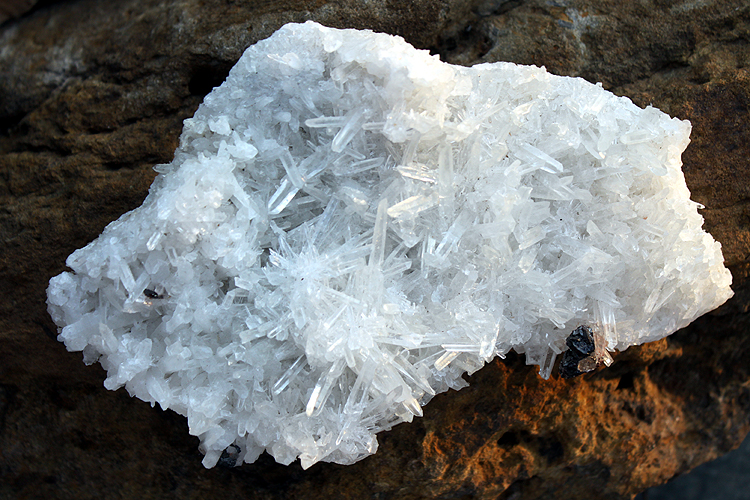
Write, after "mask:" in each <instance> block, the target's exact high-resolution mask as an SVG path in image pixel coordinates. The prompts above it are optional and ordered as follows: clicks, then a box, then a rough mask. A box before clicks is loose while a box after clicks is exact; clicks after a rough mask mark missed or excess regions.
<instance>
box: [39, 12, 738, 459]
mask: <svg viewBox="0 0 750 500" xmlns="http://www.w3.org/2000/svg"><path fill="white" fill-rule="evenodd" d="M689 133H690V125H689V123H688V122H686V121H680V120H677V119H673V118H670V117H669V116H667V115H665V114H664V113H662V112H660V111H659V110H657V109H654V108H647V109H640V108H638V107H636V106H635V105H633V104H632V103H631V102H630V101H629V100H628V99H626V98H621V97H616V96H614V95H612V94H610V93H609V92H606V91H605V90H603V89H602V88H601V87H600V86H596V85H592V84H589V83H587V82H585V81H583V80H581V79H576V78H563V77H557V76H553V75H550V74H548V73H547V72H546V71H545V70H544V69H540V68H536V67H525V66H516V65H513V64H506V63H497V64H484V65H479V66H475V67H473V68H463V67H457V66H450V65H447V64H444V63H441V62H440V61H439V60H438V59H437V58H436V57H434V56H430V55H428V53H427V52H424V51H418V50H415V49H414V48H412V47H411V46H409V45H408V44H406V43H405V42H404V41H403V40H402V39H401V38H398V37H392V36H388V35H382V34H374V33H371V32H369V31H354V30H346V31H339V30H334V29H329V28H325V27H323V26H320V25H317V24H314V23H311V22H308V23H306V24H302V25H299V24H297V25H295V24H290V25H287V26H284V27H283V28H282V29H280V30H279V31H278V32H277V33H276V34H274V35H273V36H272V37H271V38H269V39H267V40H264V41H261V42H259V43H258V44H256V45H254V46H252V47H250V48H249V49H247V51H246V52H245V54H244V55H243V56H242V58H241V59H240V60H239V62H238V63H237V65H236V66H235V67H234V68H233V69H232V71H231V73H230V75H229V78H228V79H227V81H226V83H224V84H223V85H222V86H221V87H218V88H216V89H214V90H213V92H211V93H210V94H209V95H208V96H207V97H206V99H205V101H204V103H203V104H202V105H201V107H200V108H199V109H198V111H197V113H196V115H195V117H194V118H191V119H189V120H186V121H185V128H184V131H183V134H182V139H181V143H180V147H179V148H178V149H177V151H176V153H175V158H174V161H173V162H172V163H171V164H169V165H160V166H158V167H157V171H158V172H160V175H159V176H158V178H157V179H156V181H155V182H154V184H153V186H152V188H151V192H150V194H149V196H148V198H147V199H146V201H145V202H144V203H143V206H141V207H140V208H138V209H136V210H133V211H132V212H130V213H128V214H125V215H124V216H122V217H121V218H120V219H119V220H117V221H115V222H113V223H112V224H110V225H109V226H108V227H107V228H106V229H105V231H104V233H103V234H102V235H101V236H100V237H99V238H98V239H97V240H96V241H94V242H92V243H90V244H89V245H88V246H86V247H85V248H82V249H80V250H77V251H76V252H74V253H73V254H72V255H71V256H70V257H69V258H68V260H67V264H68V266H69V267H70V268H71V269H72V270H73V272H72V273H70V272H66V273H63V274H61V275H59V276H57V277H55V278H53V279H52V280H51V282H50V286H49V290H48V294H49V301H48V302H49V311H50V314H51V315H52V317H53V319H54V320H55V322H56V323H57V325H59V326H60V327H61V330H60V337H59V338H60V340H61V341H63V342H65V345H66V346H67V348H68V349H69V350H71V351H83V354H84V359H85V361H86V362H87V363H93V362H95V361H99V362H100V363H101V364H102V366H103V367H104V368H105V369H106V370H107V372H108V378H107V380H106V382H105V386H106V387H107V388H108V389H116V388H118V387H122V386H123V385H124V386H125V387H126V388H127V390H128V391H129V392H130V394H132V395H135V396H137V397H139V398H140V399H142V400H144V401H149V402H151V403H152V404H153V403H154V402H157V403H159V404H160V405H161V407H162V408H172V409H173V410H175V411H177V412H179V413H181V414H183V415H187V418H188V422H189V426H190V433H191V434H194V435H196V436H199V437H200V439H201V443H202V444H201V449H202V451H203V452H204V453H205V459H204V464H205V465H206V466H207V467H212V466H213V465H214V464H216V462H217V460H218V459H219V457H220V455H221V453H222V451H223V450H225V449H226V448H227V447H229V446H230V445H232V444H233V443H234V444H235V445H236V447H237V448H239V450H240V451H239V460H238V463H242V462H243V461H244V462H252V461H254V460H255V459H256V458H257V457H258V455H259V454H260V453H261V452H262V451H263V450H267V451H268V452H269V453H271V454H272V455H273V456H274V457H275V458H276V460H278V461H279V462H281V463H285V464H288V463H290V462H292V461H293V460H295V459H296V458H297V457H299V458H300V459H301V461H302V465H303V467H309V466H310V465H312V464H313V463H315V462H317V461H320V460H325V461H332V462H338V463H343V464H349V463H353V462H355V461H357V460H359V459H361V458H363V457H365V456H367V455H369V454H372V453H374V452H375V449H376V448H377V441H376V437H375V433H377V432H378V431H380V430H383V429H388V428H390V427H391V426H393V425H394V424H396V423H398V422H402V421H410V420H411V419H412V418H413V416H414V415H421V414H422V410H421V406H422V405H424V404H425V403H426V402H427V401H429V399H430V398H431V397H432V396H433V395H434V394H436V393H439V392H442V391H445V390H447V389H448V388H454V389H460V388H461V387H463V386H465V385H466V383H465V381H464V380H463V379H462V378H461V376H462V374H464V373H466V372H468V373H471V372H474V371H475V370H477V369H479V368H480V367H481V366H482V365H483V364H484V363H486V362H487V361H489V360H491V359H492V358H493V357H495V356H497V355H500V356H502V355H504V354H505V353H507V352H508V351H509V350H510V349H515V350H516V351H518V352H522V353H525V354H526V358H527V360H528V362H529V363H536V364H539V365H541V367H542V375H543V376H545V377H546V376H549V374H550V370H551V368H552V362H553V361H554V359H555V356H556V355H557V354H559V353H560V352H561V351H563V350H565V349H566V347H565V339H566V337H567V336H568V335H569V334H570V332H571V331H572V330H573V329H574V328H576V327H577V326H579V325H582V324H585V325H589V326H591V327H592V328H593V329H594V331H595V332H596V335H597V338H598V339H599V342H600V343H602V346H601V347H606V348H607V349H608V350H610V351H611V350H614V349H625V348H626V347H628V346H630V345H634V344H641V343H643V342H648V341H652V340H655V339H659V338H662V337H664V336H666V335H669V334H670V333H672V332H674V331H675V330H677V329H678V328H681V327H683V326H685V325H687V324H688V323H690V322H691V321H692V320H693V319H695V318H696V317H698V316H700V315H701V314H703V313H705V312H707V311H709V310H711V309H713V308H715V307H717V306H719V305H720V304H722V303H723V302H724V301H726V300H727V299H728V298H729V297H730V296H731V295H732V292H731V290H730V288H729V285H730V283H731V275H730V274H729V272H728V271H727V269H725V267H724V265H723V258H722V254H721V249H720V245H719V243H717V242H715V241H714V240H713V239H712V238H711V236H710V235H709V234H707V233H705V232H703V231H702V229H701V225H702V222H703V219H702V217H701V216H700V215H699V214H698V211H697V205H696V203H694V202H692V201H690V199H689V194H690V193H689V191H688V189H687V187H686V185H685V180H684V177H683V174H682V171H681V169H680V166H681V160H680V155H681V153H682V151H683V150H684V148H685V147H686V145H687V143H688V137H689ZM237 448H233V450H235V451H236V449H237Z"/></svg>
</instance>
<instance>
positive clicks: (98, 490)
mask: <svg viewBox="0 0 750 500" xmlns="http://www.w3.org/2000/svg"><path fill="white" fill-rule="evenodd" d="M363 5H367V7H363ZM305 19H314V20H316V21H318V22H321V23H323V24H327V25H330V26H336V27H355V28H371V29H375V30H378V31H385V32H388V33H394V34H400V35H402V36H404V37H405V38H406V39H407V41H409V42H411V43H413V44H415V45H416V46H419V47H424V48H432V49H433V50H434V51H435V52H437V53H439V54H441V56H442V57H443V58H444V59H445V60H447V61H449V62H454V63H462V64H471V63H475V62H486V61H496V60H511V61H514V62H519V63H530V64H537V65H546V66H547V68H548V69H550V70H551V71H553V72H555V73H558V74H564V75H572V76H582V77H584V78H586V79H588V80H590V81H601V82H603V84H604V86H605V87H606V88H609V89H611V90H613V91H614V92H616V93H618V94H621V95H627V96H629V97H631V98H632V99H633V100H634V101H635V102H636V103H637V104H639V105H641V106H645V105H648V104H653V105H655V106H657V107H659V108H661V109H663V110H664V111H666V112H668V113H670V114H672V115H676V116H679V117H680V118H687V119H690V120H691V121H692V122H693V134H692V143H691V145H690V146H689V147H688V149H687V151H686V152H685V154H684V155H683V159H684V163H685V166H684V171H685V176H686V179H687V183H688V186H689V187H690V188H691V190H692V192H693V198H694V199H695V200H696V201H699V202H700V203H702V204H704V205H705V206H706V207H707V208H706V209H705V210H703V215H704V216H705V218H706V224H705V227H706V229H707V230H708V231H709V232H711V233H712V234H713V235H714V236H715V237H716V238H717V239H718V240H719V241H721V242H722V244H723V246H724V255H725V258H726V261H727V264H728V265H729V267H730V269H731V271H732V274H733V276H734V286H733V288H734V290H735V292H736V297H735V298H734V299H732V300H731V301H730V302H729V303H727V304H726V305H725V306H724V307H722V308H721V309H720V310H719V311H717V312H715V313H713V314H711V315H709V316H706V317H704V318H701V319H699V320H698V321H696V322H695V323H694V324H693V325H691V326H690V327H688V328H686V329H685V330H682V331H680V332H678V333H676V334H674V335H673V336H671V337H669V338H668V339H665V340H662V341H660V342H656V343H653V344H649V345H645V346H641V347H638V348H631V349H629V350H628V351H626V352H624V353H621V354H619V355H617V356H616V362H615V363H614V364H613V365H612V367H610V368H609V369H606V370H600V371H597V372H595V373H592V374H589V375H586V376H582V377H579V378H578V379H574V380H572V381H563V380H562V379H560V378H558V377H556V376H553V377H552V378H551V379H550V380H548V381H544V380H542V379H540V378H539V377H538V375H537V374H536V371H535V369H534V368H532V367H527V366H525V365H524V359H523V357H522V356H517V355H512V356H509V357H508V359H506V360H496V361H494V362H492V363H490V364H489V365H488V366H487V367H485V368H484V369H482V370H480V371H479V372H477V373H476V374H475V375H474V376H472V377H471V378H470V382H471V386H470V387H469V388H467V389H464V390H462V391H460V392H458V393H456V392H453V391H451V392H449V393H446V394H442V395H440V396H438V397H436V398H435V399H434V400H433V401H432V402H431V403H430V404H429V405H428V406H427V407H426V409H425V416H424V418H422V419H417V420H416V421H415V422H414V423H412V424H404V425H400V426H397V427H396V428H395V429H393V430H392V431H390V432H386V433H382V434H381V435H380V436H379V440H380V444H381V446H380V450H379V451H378V453H377V454H376V455H375V456H373V457H369V458H367V459H365V460H364V461H362V462H359V463H357V464H355V465H353V466H349V467H342V466H336V465H331V464H317V465H315V466H313V467H312V468H311V469H309V470H307V471H302V470H301V468H300V467H299V465H298V464H294V465H292V466H289V467H284V466H280V465H278V464H276V463H274V462H273V460H272V459H270V458H269V457H268V456H264V457H261V459H260V460H259V461H258V462H256V463H255V464H252V465H245V466H242V467H239V468H222V467H217V468H215V469H212V470H205V469H203V468H202V466H201V465H200V460H201V456H200V453H199V452H198V451H197V444H198V441H197V439H196V438H193V437H191V436H189V435H188V432H187V425H186V422H185V419H184V418H183V417H180V416H178V415H175V414H174V413H172V412H169V411H168V412H162V411H161V410H159V409H158V408H151V407H149V405H147V404H145V403H143V402H141V401H138V400H135V399H131V398H130V397H129V396H128V395H127V393H126V392H125V391H123V390H120V391H117V392H109V391H106V390H105V389H104V388H103V387H102V382H103V380H104V373H103V371H102V370H101V368H100V367H98V365H96V366H92V367H86V366H84V365H83V363H81V355H80V353H68V352H66V351H65V348H64V346H63V345H62V344H61V343H58V342H57V341H56V340H55V332H54V326H53V324H52V323H51V321H50V320H49V318H48V317H47V314H46V311H45V304H44V301H45V288H46V284H47V281H48V280H49V278H50V277H51V276H53V275H56V274H58V273H59V272H61V271H62V270H63V269H64V260H65V257H66V256H67V255H68V254H69V253H70V252H71V251H73V250H74V249H76V248H79V247H81V246H83V245H84V244H86V243H87V242H88V241H90V240H92V239H93V238H95V237H96V236H97V235H98V234H99V233H100V232H101V230H102V229H103V227H104V226H105V225H106V224H107V223H108V222H110V221H111V220H114V219H115V218H117V217H118V216H119V215H121V214H122V213H123V212H125V211H127V210H129V209H132V208H134V207H136V206H138V205H139V204H140V203H141V201H142V199H143V198H144V197H145V195H146V192H147V190H148V186H149V185H150V183H151V181H152V179H153V177H154V172H153V171H152V170H151V167H152V166H153V165H154V164H156V163H159V162H167V161H170V160H171V156H172V152H173V151H174V148H175V147H176V145H177V139H178V137H179V133H180V130H181V122H182V120H183V119H184V118H187V117H189V116H190V115H192V113H193V112H194V110H195V109H196V108H197V106H198V104H199V103H200V101H201V100H202V98H203V96H204V95H205V94H206V93H207V92H209V91H210V89H211V88H212V87H213V86H214V85H217V84H219V83H220V82H221V81H222V80H223V79H224V77H225V76H226V74H227V72H228V70H229V68H230V67H231V66H232V65H233V64H234V62H235V61H236V60H237V58H238V57H239V55H240V54H241V52H242V51H243V50H244V48H245V47H247V46H248V45H250V44H252V43H254V42H255V41H257V40H259V39H261V38H264V37H267V36H269V35H270V34H271V33H272V32H273V31H275V30H276V29H277V28H278V27H279V26H281V25H282V24H284V23H285V22H289V21H302V20H305ZM0 46H1V47H3V50H2V51H0V68H3V71H0V155H1V156H0V236H2V239H1V240H0V241H1V243H0V245H2V246H1V247H0V250H1V251H0V497H12V498H15V497H46V498H76V499H79V498H80V499H85V498H99V497H100V496H107V497H108V496H120V497H123V498H152V497H153V498H161V497H183V498H226V497H229V496H238V495H239V496H242V497H244V496H248V495H250V494H252V495H253V496H255V497H257V498H269V499H270V498H303V497H304V498H348V497H354V498H359V497H374V498H436V497H438V498H448V497H450V498H514V499H536V498H550V497H554V498H561V499H564V498H571V499H573V498H576V499H580V498H587V499H597V498H602V499H605V498H606V499H608V500H613V499H618V498H630V497H631V496H632V495H634V494H635V493H637V492H639V491H641V490H642V489H644V488H646V487H648V486H651V485H654V484H658V483H661V482H664V481H666V480H667V479H669V478H670V477H672V476H674V475H675V474H678V473H681V472H684V471H686V470H688V469H690V468H692V467H694V466H696V465H698V464H700V463H702V462H704V461H706V460H709V459H711V458H713V457H716V456H718V455H720V454H722V453H724V452H726V451H728V450H730V449H732V448H734V447H736V446H737V444H739V442H740V441H741V440H742V438H743V437H744V436H745V434H746V433H747V432H748V430H750V423H749V422H750V419H748V416H750V373H748V371H749V370H750V337H749V336H748V335H747V333H746V332H747V330H748V322H749V318H748V314H747V313H748V306H749V305H750V282H749V280H748V276H750V168H748V165H747V162H748V160H747V159H748V158H750V128H749V127H747V126H746V124H747V123H748V118H749V117H750V115H749V113H748V106H749V105H750V77H749V75H748V69H747V68H748V61H750V6H748V4H747V2H745V1H742V0H723V1H722V0H714V1H712V0H705V1H700V2H697V1H674V0H652V1H648V0H645V1H641V2H620V1H616V0H605V1H596V2H595V1H593V0H570V1H560V2H546V1H542V0H533V1H532V0H530V1H525V2H524V1H518V0H514V1H502V0H499V1H498V0H495V1H492V0H463V1H460V0H456V1H453V0H442V1H433V0H417V1H413V2H400V1H389V0H380V1H372V2H368V3H367V4H362V3H361V2H356V1H346V0H342V1H341V2H337V3H325V2H318V1H299V0H286V1H283V2H239V1H229V0H227V1H224V2H214V3H208V2H201V1H199V0H182V1H176V0H175V1H157V0H123V1H120V2H107V3H104V2H97V1H94V0H79V1H71V2H58V3H51V2H44V3H42V6H41V7H37V8H36V9H35V10H33V11H32V12H30V13H29V14H27V15H26V16H25V17H23V18H21V19H19V20H16V21H10V22H7V23H5V24H3V25H2V26H0Z"/></svg>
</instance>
